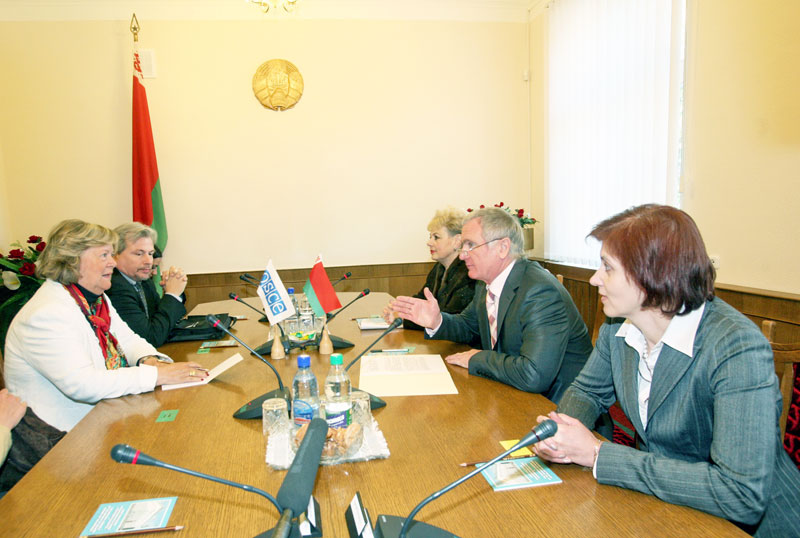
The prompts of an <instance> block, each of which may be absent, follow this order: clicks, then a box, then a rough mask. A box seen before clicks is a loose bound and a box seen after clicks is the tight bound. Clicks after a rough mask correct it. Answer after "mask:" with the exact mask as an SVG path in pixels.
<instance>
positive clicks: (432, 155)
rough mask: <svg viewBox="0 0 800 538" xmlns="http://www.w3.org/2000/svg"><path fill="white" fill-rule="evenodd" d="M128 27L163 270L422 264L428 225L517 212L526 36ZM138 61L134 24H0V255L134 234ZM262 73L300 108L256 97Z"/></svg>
mask: <svg viewBox="0 0 800 538" xmlns="http://www.w3.org/2000/svg"><path fill="white" fill-rule="evenodd" d="M140 22H141V24H142V34H141V37H140V47H141V48H143V49H153V50H155V53H156V60H157V72H158V77H157V78H155V79H147V80H145V85H146V87H147V92H148V97H149V103H150V113H151V117H152V121H153V129H154V135H155V143H156V149H157V153H158V164H159V170H160V174H161V180H162V189H163V193H164V199H165V203H166V206H167V220H168V226H169V233H170V242H169V247H168V249H167V253H166V256H165V258H166V263H167V264H173V263H174V264H180V265H182V266H183V267H184V268H185V269H186V270H187V271H189V272H192V273H202V272H215V271H236V270H244V269H252V268H253V267H263V266H265V265H266V263H267V260H268V259H270V258H272V259H273V260H274V263H275V265H276V266H277V267H278V268H292V267H310V266H311V264H312V263H313V261H314V258H315V257H316V255H317V254H319V253H322V254H323V256H324V259H325V262H326V264H328V265H338V264H370V263H376V264H377V263H393V262H410V261H422V260H426V259H428V252H427V248H426V247H425V245H424V243H425V241H426V240H427V231H426V225H427V223H428V220H429V219H430V217H431V216H432V214H433V212H434V210H435V209H437V208H439V207H443V206H446V205H448V204H452V205H455V206H457V207H468V206H475V205H477V204H480V203H487V204H488V203H495V202H499V201H504V202H506V203H509V204H513V205H514V206H525V207H529V203H530V189H531V188H530V182H529V179H528V178H529V158H528V155H529V149H530V147H529V141H528V140H529V138H528V118H527V103H528V90H527V82H525V81H524V80H523V73H524V71H525V69H526V66H527V53H526V52H527V51H526V44H525V43H526V31H527V25H526V23H524V22H520V23H477V22H432V21H429V22H409V21H399V22H388V21H353V20H351V21H303V20H283V21H273V20H267V19H259V20H253V21H166V20H164V21H150V20H145V19H143V18H142V17H141V16H140ZM131 48H132V39H131V35H130V33H129V31H128V21H83V22H3V23H0V73H2V74H3V83H2V90H0V91H2V95H1V96H2V100H0V151H2V155H3V156H4V170H3V171H2V172H1V173H0V182H2V183H3V184H0V187H3V188H5V189H6V191H7V196H8V202H7V203H6V204H5V208H6V213H7V214H8V220H7V222H8V223H9V224H8V226H9V229H10V231H8V232H7V231H6V230H5V229H4V230H3V233H0V238H4V237H10V238H12V239H13V238H25V237H27V236H28V235H30V234H34V233H35V234H41V235H45V234H46V233H47V231H48V230H49V229H50V227H52V226H53V225H54V224H55V223H56V222H58V221H59V220H61V219H63V218H67V217H80V218H84V219H86V220H89V221H95V222H100V223H102V224H105V225H108V226H116V225H117V224H120V223H122V222H124V221H126V220H128V219H129V218H130V216H131V209H130V208H131V200H130V167H131V159H130V129H131V120H130V116H131V105H130V92H131V71H132V66H131V64H132V61H131ZM271 58H285V59H288V60H290V61H292V62H293V63H294V64H295V65H297V67H298V68H299V69H300V71H301V73H302V74H303V77H304V81H305V93H304V95H303V97H302V99H301V101H300V102H299V104H298V105H297V106H296V107H295V108H294V109H292V110H289V111H285V112H273V111H269V110H267V109H264V108H263V107H262V106H261V105H260V104H259V103H258V101H257V100H256V99H255V97H254V96H253V93H252V90H251V80H252V76H253V74H254V73H255V71H256V68H257V67H258V66H259V65H260V64H261V63H262V62H264V61H266V60H269V59H271ZM0 192H2V191H0ZM0 207H2V204H1V203H0ZM2 214H3V210H2V209H0V217H2ZM1 223H2V221H0V224H1ZM4 247H5V244H3V245H2V246H0V248H4Z"/></svg>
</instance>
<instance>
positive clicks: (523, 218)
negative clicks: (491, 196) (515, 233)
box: [467, 202, 539, 228]
mask: <svg viewBox="0 0 800 538" xmlns="http://www.w3.org/2000/svg"><path fill="white" fill-rule="evenodd" d="M494 207H497V208H499V209H502V210H503V211H505V212H506V213H508V214H509V215H511V216H513V217H516V218H517V220H519V224H520V226H522V227H523V228H524V227H525V226H527V225H533V224H536V223H537V222H539V221H538V220H536V219H535V218H533V217H531V216H530V214H529V213H526V212H525V210H524V209H513V210H512V209H511V207H509V206H507V205H505V203H503V202H500V203H499V204H494ZM478 209H486V206H485V205H483V204H481V205H480V206H479V207H478ZM473 211H474V209H472V208H471V207H468V208H467V213H472V212H473Z"/></svg>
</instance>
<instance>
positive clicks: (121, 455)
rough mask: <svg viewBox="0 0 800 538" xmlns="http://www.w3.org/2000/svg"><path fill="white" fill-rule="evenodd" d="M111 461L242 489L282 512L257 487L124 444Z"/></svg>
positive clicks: (271, 497)
mask: <svg viewBox="0 0 800 538" xmlns="http://www.w3.org/2000/svg"><path fill="white" fill-rule="evenodd" d="M303 441H305V439H303ZM111 459H112V460H114V461H116V462H117V463H130V464H132V465H152V466H154V467H161V468H163V469H169V470H171V471H178V472H179V473H184V474H188V475H192V476H196V477H198V478H205V479H206V480H211V481H212V482H219V483H220V484H225V485H228V486H233V487H235V488H239V489H243V490H245V491H249V492H251V493H257V494H258V495H261V496H262V497H265V498H266V499H268V500H269V501H270V502H271V503H272V504H273V505H275V508H277V509H278V512H283V510H282V509H281V504H280V502H279V501H278V500H277V499H275V497H273V496H272V495H270V494H269V493H267V492H266V491H264V490H261V489H258V488H257V487H254V486H248V485H247V484H239V483H238V482H231V481H230V480H225V479H224V478H217V477H216V476H211V475H208V474H205V473H201V472H198V471H192V470H191V469H185V468H183V467H178V466H177V465H172V464H170V463H164V462H163V461H160V460H157V459H155V458H154V457H152V456H148V455H147V454H145V453H143V452H140V451H139V450H136V449H135V448H133V447H132V446H130V445H124V444H119V445H114V448H112V449H111Z"/></svg>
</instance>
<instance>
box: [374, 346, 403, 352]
mask: <svg viewBox="0 0 800 538" xmlns="http://www.w3.org/2000/svg"><path fill="white" fill-rule="evenodd" d="M410 351H411V350H410V349H408V348H407V347H401V348H397V349H373V350H372V351H371V352H370V353H408V352H410Z"/></svg>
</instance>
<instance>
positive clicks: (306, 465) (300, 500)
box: [267, 418, 328, 538]
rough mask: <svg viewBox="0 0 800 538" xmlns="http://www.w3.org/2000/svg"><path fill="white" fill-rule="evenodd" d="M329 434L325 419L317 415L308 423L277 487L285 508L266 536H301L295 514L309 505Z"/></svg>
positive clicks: (280, 500)
mask: <svg viewBox="0 0 800 538" xmlns="http://www.w3.org/2000/svg"><path fill="white" fill-rule="evenodd" d="M327 433H328V423H327V422H325V420H323V419H321V418H315V419H312V420H311V422H309V424H308V430H307V431H306V435H305V437H303V442H302V443H300V448H298V449H297V454H295V456H294V461H293V462H292V465H291V466H290V467H289V471H288V472H287V473H286V476H285V477H284V479H283V483H282V484H281V488H280V489H279V490H278V504H280V505H281V506H282V507H283V510H282V511H281V518H280V519H279V520H278V524H277V525H276V526H275V528H274V529H272V533H271V534H268V535H267V536H272V537H273V538H276V537H286V536H290V535H291V536H298V537H299V536H300V530H299V526H298V522H297V519H296V517H297V516H299V515H300V514H302V513H303V512H305V511H306V508H307V507H308V501H309V499H310V497H311V491H312V490H313V489H314V481H315V480H316V478H317V471H318V470H319V460H320V457H321V456H322V446H323V445H324V444H325V437H326V436H327ZM295 532H296V534H295Z"/></svg>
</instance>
